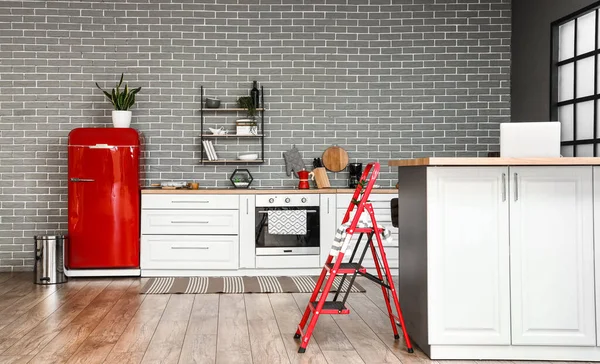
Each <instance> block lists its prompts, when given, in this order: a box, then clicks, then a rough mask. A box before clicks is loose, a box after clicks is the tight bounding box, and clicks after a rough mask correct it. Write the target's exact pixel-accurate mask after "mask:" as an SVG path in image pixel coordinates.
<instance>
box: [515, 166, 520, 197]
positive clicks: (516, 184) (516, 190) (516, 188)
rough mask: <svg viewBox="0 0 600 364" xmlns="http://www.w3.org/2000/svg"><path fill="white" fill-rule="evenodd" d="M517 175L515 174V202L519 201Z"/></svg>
mask: <svg viewBox="0 0 600 364" xmlns="http://www.w3.org/2000/svg"><path fill="white" fill-rule="evenodd" d="M518 177H519V175H518V174H517V173H515V201H518V200H519V180H518Z"/></svg>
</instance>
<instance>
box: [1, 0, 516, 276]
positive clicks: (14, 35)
mask: <svg viewBox="0 0 600 364" xmlns="http://www.w3.org/2000/svg"><path fill="white" fill-rule="evenodd" d="M510 19H511V14H510V0H323V1H313V0H239V1H233V0H118V1H117V0H114V1H107V0H84V1H74V0H73V1H66V0H52V1H37V0H29V1H8V0H2V1H1V2H0V120H1V122H0V189H1V194H0V270H29V269H31V267H32V263H33V261H32V258H31V257H32V255H33V244H32V237H33V235H35V234H38V233H56V232H64V231H66V228H67V226H66V215H67V210H66V208H67V205H66V200H67V197H66V159H67V152H66V151H67V149H66V143H67V139H66V136H67V134H68V132H69V131H70V130H71V129H73V128H76V127H83V126H86V127H88V126H94V127H104V126H109V125H110V111H111V109H110V105H109V104H108V103H107V102H106V101H105V100H104V98H103V96H102V94H101V93H100V91H99V90H97V89H96V88H95V86H94V82H95V81H98V82H99V83H101V84H104V85H107V86H108V85H112V84H114V82H115V81H116V80H117V78H118V75H120V73H121V72H125V74H126V81H127V82H129V84H130V85H131V86H142V87H143V89H142V91H141V93H140V94H139V97H138V99H137V104H136V107H135V108H134V110H133V112H134V119H133V123H132V126H133V127H135V128H136V129H139V130H141V131H142V132H143V133H144V135H145V137H146V146H145V150H146V152H145V171H146V177H147V179H148V182H156V181H160V180H198V181H200V183H201V185H203V186H221V185H227V184H228V181H227V178H228V177H229V175H230V173H231V172H232V171H233V170H234V169H235V167H236V166H235V165H227V166H201V165H199V164H198V160H199V158H200V147H199V138H198V134H199V132H200V120H199V112H198V109H199V105H200V96H199V93H200V91H199V90H200V86H204V87H205V89H206V93H207V94H208V95H211V96H218V97H220V98H221V99H222V100H223V101H224V102H225V103H228V104H231V103H233V102H234V100H235V99H236V98H237V97H238V96H241V95H246V94H247V93H248V91H249V89H250V87H251V81H252V80H257V81H258V82H259V84H260V85H262V86H264V89H265V102H266V106H267V108H268V110H267V112H266V113H265V123H266V134H267V136H266V139H265V151H266V153H265V156H266V158H267V162H266V163H265V164H263V165H260V166H248V168H249V170H250V171H251V172H252V173H253V174H254V176H255V177H256V185H283V186H288V185H296V184H297V180H295V179H293V178H292V177H288V176H287V175H286V174H285V168H284V162H283V158H282V152H283V151H285V150H287V149H289V148H290V147H291V145H292V144H295V145H296V146H297V147H298V149H299V150H300V151H301V153H302V155H303V157H304V159H305V162H306V163H307V165H310V162H311V161H312V158H314V157H318V156H320V154H321V153H322V152H323V151H324V150H325V148H326V147H327V146H329V145H333V144H337V145H340V146H343V147H345V148H346V150H348V152H349V156H350V161H351V162H356V161H359V162H363V163H366V162H368V161H373V160H378V161H380V162H381V163H382V164H383V168H382V174H381V177H380V181H379V184H380V185H382V186H393V185H394V184H395V179H396V176H395V171H394V170H391V169H390V168H388V167H387V166H386V163H387V160H389V159H393V158H411V157H423V156H434V155H435V156H482V155H487V152H488V151H497V150H498V135H499V132H498V129H499V127H498V124H499V123H500V122H502V121H507V120H508V119H509V109H510V100H509V94H510V93H509V92H510V90H509V65H510V23H511V20H510ZM234 120H235V116H233V115H230V116H228V117H220V118H217V117H215V116H214V115H212V116H211V115H209V117H208V118H207V122H208V123H209V126H213V125H217V124H218V123H225V124H227V125H231V126H232V125H233V121H234ZM245 142H246V141H242V142H241V143H240V144H238V145H236V144H234V143H232V142H221V143H220V144H219V145H218V146H217V151H222V153H224V154H226V153H233V154H237V153H238V152H241V151H246V150H252V148H254V147H256V146H255V145H254V146H249V145H247V144H245ZM329 178H330V179H331V180H332V185H333V186H344V185H345V184H346V178H347V173H345V172H340V173H337V174H334V173H329Z"/></svg>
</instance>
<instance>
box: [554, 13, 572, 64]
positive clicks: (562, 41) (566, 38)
mask: <svg viewBox="0 0 600 364" xmlns="http://www.w3.org/2000/svg"><path fill="white" fill-rule="evenodd" d="M558 37H559V38H558V60H559V61H562V60H563V59H567V58H571V57H573V56H574V54H573V50H574V45H575V20H571V21H570V22H568V23H565V24H563V25H561V26H560V27H558Z"/></svg>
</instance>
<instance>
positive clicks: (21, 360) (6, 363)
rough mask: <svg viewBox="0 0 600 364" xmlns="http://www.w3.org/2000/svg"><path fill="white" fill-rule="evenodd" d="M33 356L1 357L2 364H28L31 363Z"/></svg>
mask: <svg viewBox="0 0 600 364" xmlns="http://www.w3.org/2000/svg"><path fill="white" fill-rule="evenodd" d="M31 358H32V356H2V355H0V364H26V363H29V361H30V360H31Z"/></svg>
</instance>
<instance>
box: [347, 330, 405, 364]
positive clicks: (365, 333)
mask: <svg viewBox="0 0 600 364" xmlns="http://www.w3.org/2000/svg"><path fill="white" fill-rule="evenodd" d="M336 322H337V324H338V325H339V327H340V328H341V329H342V331H343V332H344V333H345V334H346V336H347V337H348V339H349V340H350V342H351V343H352V346H353V347H354V349H355V350H356V352H357V353H358V354H359V355H360V357H361V358H362V359H363V360H364V361H365V362H366V363H369V364H371V363H373V364H380V363H394V364H401V362H400V360H399V359H398V358H397V357H396V356H395V355H394V354H393V353H392V352H391V351H390V350H389V349H388V348H387V346H386V345H385V344H384V343H383V342H382V341H381V340H379V338H378V337H377V335H376V334H375V333H374V332H373V331H371V329H370V328H369V326H368V325H367V324H366V323H365V322H364V321H362V320H336Z"/></svg>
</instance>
